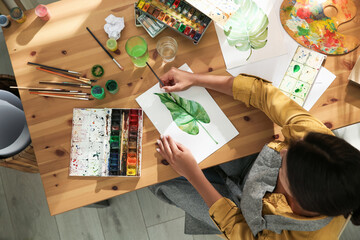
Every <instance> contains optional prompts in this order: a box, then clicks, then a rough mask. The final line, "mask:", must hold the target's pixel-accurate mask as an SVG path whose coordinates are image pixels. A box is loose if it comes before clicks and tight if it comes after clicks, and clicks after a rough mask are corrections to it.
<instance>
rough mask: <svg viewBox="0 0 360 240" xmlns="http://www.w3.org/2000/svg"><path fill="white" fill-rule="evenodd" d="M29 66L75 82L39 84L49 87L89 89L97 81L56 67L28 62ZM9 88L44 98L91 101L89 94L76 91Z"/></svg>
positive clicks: (45, 82)
mask: <svg viewBox="0 0 360 240" xmlns="http://www.w3.org/2000/svg"><path fill="white" fill-rule="evenodd" d="M28 64H30V65H36V66H38V67H36V69H37V70H40V71H43V72H47V73H51V74H54V75H57V76H61V77H64V78H68V79H71V80H74V81H77V82H76V83H75V82H54V81H51V82H48V81H40V82H39V83H40V84H51V85H60V86H70V87H80V88H87V89H91V83H93V82H96V81H97V80H92V79H88V78H84V77H81V73H79V72H75V71H71V70H66V69H61V68H56V67H50V66H46V65H42V64H38V63H32V62H28ZM11 88H17V89H19V90H29V92H30V94H37V95H41V96H44V97H55V98H65V99H76V100H93V99H92V98H89V96H90V94H89V93H83V92H82V91H76V90H67V89H56V88H38V87H11Z"/></svg>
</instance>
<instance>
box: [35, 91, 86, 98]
mask: <svg viewBox="0 0 360 240" xmlns="http://www.w3.org/2000/svg"><path fill="white" fill-rule="evenodd" d="M30 94H36V95H42V96H43V95H51V96H63V97H78V98H89V96H85V95H76V94H75V95H74V94H62V93H42V92H30Z"/></svg>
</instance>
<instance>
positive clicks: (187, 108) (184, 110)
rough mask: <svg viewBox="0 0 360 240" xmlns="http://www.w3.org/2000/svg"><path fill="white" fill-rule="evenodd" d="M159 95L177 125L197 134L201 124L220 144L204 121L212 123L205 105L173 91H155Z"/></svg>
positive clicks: (183, 129) (187, 131) (189, 132)
mask: <svg viewBox="0 0 360 240" xmlns="http://www.w3.org/2000/svg"><path fill="white" fill-rule="evenodd" d="M154 94H155V95H157V96H159V98H160V100H161V102H162V103H163V104H164V105H165V106H166V107H167V109H168V110H169V111H170V113H171V117H172V119H173V121H174V122H175V123H176V125H177V126H178V127H179V128H180V129H181V130H182V131H184V132H186V133H188V134H191V135H197V134H199V125H200V126H201V127H202V128H203V129H204V130H205V132H206V133H207V134H208V135H209V136H210V137H211V139H212V140H213V141H214V142H215V143H216V144H218V142H217V141H216V140H215V139H214V138H213V137H212V136H211V135H210V133H209V132H208V131H207V130H206V129H205V127H204V126H203V125H202V123H210V118H209V115H208V114H207V112H206V111H205V109H204V108H203V106H201V105H200V104H199V103H198V102H195V101H192V100H188V99H185V98H182V97H179V96H178V95H177V94H174V93H171V96H172V97H173V98H174V100H175V102H174V100H173V99H172V98H171V96H170V95H169V94H168V93H154Z"/></svg>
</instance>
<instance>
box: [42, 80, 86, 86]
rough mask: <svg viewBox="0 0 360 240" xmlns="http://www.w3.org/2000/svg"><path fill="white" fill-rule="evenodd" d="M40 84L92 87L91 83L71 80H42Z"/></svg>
mask: <svg viewBox="0 0 360 240" xmlns="http://www.w3.org/2000/svg"><path fill="white" fill-rule="evenodd" d="M39 83H40V84H52V85H61V86H71V87H81V88H91V86H90V85H87V84H82V83H81V84H77V83H71V82H46V81H40V82H39Z"/></svg>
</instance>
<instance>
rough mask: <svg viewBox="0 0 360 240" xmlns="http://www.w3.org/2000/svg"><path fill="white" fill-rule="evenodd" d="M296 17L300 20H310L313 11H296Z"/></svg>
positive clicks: (300, 9)
mask: <svg viewBox="0 0 360 240" xmlns="http://www.w3.org/2000/svg"><path fill="white" fill-rule="evenodd" d="M296 15H297V16H298V17H299V18H302V19H307V18H310V16H311V11H310V9H309V8H306V7H304V8H299V9H298V10H297V11H296Z"/></svg>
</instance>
